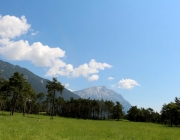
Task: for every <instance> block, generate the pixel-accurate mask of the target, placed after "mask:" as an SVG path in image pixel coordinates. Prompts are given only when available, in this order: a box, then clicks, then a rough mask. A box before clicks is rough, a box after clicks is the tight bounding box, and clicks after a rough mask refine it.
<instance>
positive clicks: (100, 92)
mask: <svg viewBox="0 0 180 140" xmlns="http://www.w3.org/2000/svg"><path fill="white" fill-rule="evenodd" d="M74 93H75V94H77V95H79V96H80V97H81V98H84V99H88V98H90V99H96V100H102V99H103V100H104V101H105V100H112V101H113V102H114V103H115V102H116V101H119V102H120V103H121V104H122V106H123V107H124V111H125V112H127V111H128V110H129V109H130V108H131V104H130V103H129V102H128V101H126V100H125V99H124V98H123V97H122V95H120V94H118V93H116V92H115V91H113V90H109V89H107V88H106V87H105V86H95V87H91V88H87V89H83V90H79V91H74Z"/></svg>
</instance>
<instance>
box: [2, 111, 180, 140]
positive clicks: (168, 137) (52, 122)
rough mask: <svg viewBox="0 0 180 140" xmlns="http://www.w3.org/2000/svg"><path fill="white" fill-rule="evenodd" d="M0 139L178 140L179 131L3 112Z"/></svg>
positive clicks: (161, 127)
mask: <svg viewBox="0 0 180 140" xmlns="http://www.w3.org/2000/svg"><path fill="white" fill-rule="evenodd" d="M0 140H180V128H179V127H172V128H171V127H168V126H164V125H161V124H153V123H137V122H129V121H113V120H111V121H107V120H103V121H102V120H83V119H71V118H63V117H54V118H53V119H51V118H50V117H49V116H43V115H26V116H25V117H23V116H22V114H20V113H15V114H14V116H9V113H8V112H6V113H5V114H4V115H0Z"/></svg>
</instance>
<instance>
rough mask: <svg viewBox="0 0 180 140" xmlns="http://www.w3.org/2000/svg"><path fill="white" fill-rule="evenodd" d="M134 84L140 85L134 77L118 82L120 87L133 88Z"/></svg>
mask: <svg viewBox="0 0 180 140" xmlns="http://www.w3.org/2000/svg"><path fill="white" fill-rule="evenodd" d="M134 86H140V85H139V84H138V82H136V81H135V80H133V79H122V80H120V81H119V82H118V88H124V89H131V88H133V87H134Z"/></svg>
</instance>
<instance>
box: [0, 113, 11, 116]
mask: <svg viewBox="0 0 180 140" xmlns="http://www.w3.org/2000/svg"><path fill="white" fill-rule="evenodd" d="M0 116H10V115H9V114H6V113H5V114H4V113H3V114H2V113H1V114H0Z"/></svg>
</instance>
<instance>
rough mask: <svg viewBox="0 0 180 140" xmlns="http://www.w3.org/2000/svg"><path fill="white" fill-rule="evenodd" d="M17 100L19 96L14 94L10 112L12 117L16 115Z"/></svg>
mask: <svg viewBox="0 0 180 140" xmlns="http://www.w3.org/2000/svg"><path fill="white" fill-rule="evenodd" d="M16 99H17V94H16V93H14V94H13V98H12V100H11V112H10V115H11V116H13V115H14V111H15V106H16Z"/></svg>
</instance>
